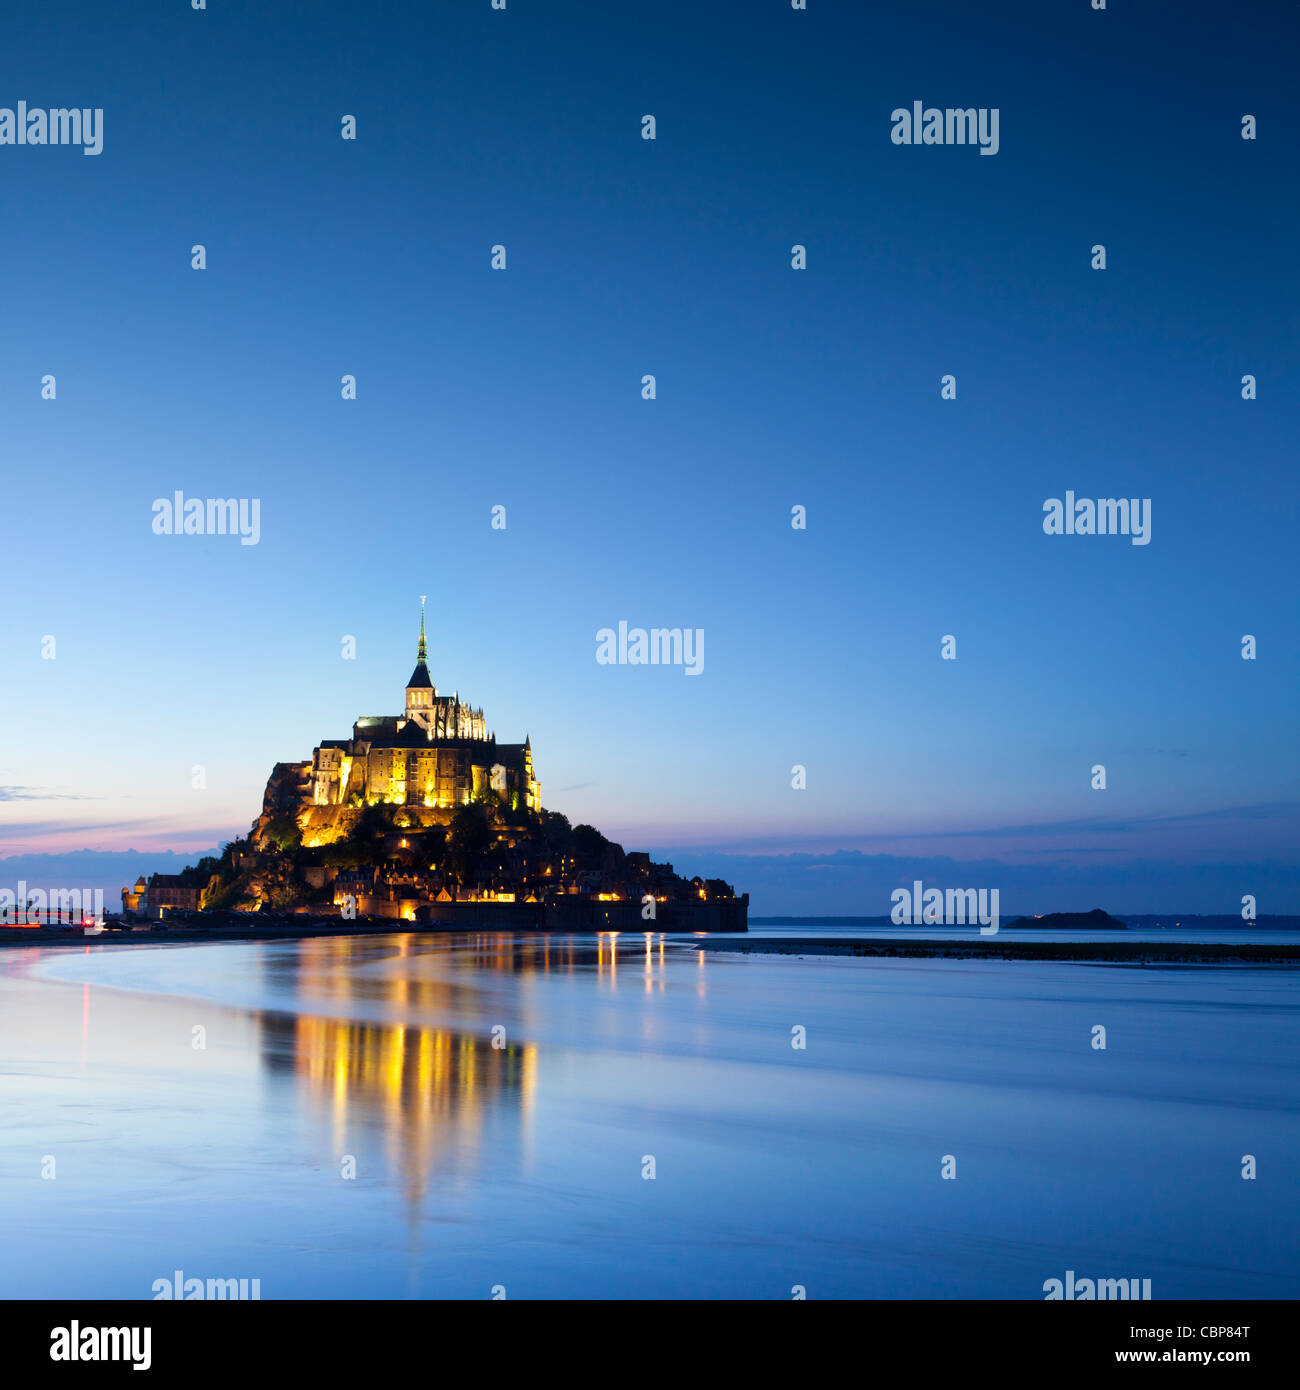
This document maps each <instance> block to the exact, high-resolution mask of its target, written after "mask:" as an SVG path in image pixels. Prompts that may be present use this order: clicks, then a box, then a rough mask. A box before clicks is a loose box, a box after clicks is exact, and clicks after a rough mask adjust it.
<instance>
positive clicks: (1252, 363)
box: [0, 0, 1300, 913]
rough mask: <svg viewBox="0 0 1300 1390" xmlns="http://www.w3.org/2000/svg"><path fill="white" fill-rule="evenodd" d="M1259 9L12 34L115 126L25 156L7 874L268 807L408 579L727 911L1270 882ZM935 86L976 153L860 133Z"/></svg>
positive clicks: (1271, 578)
mask: <svg viewBox="0 0 1300 1390" xmlns="http://www.w3.org/2000/svg"><path fill="white" fill-rule="evenodd" d="M900 9H901V10H903V11H904V13H901V14H900V13H899V12H898V11H899V10H900ZM309 14H310V16H311V17H310V18H308V17H307V16H308V15H309ZM1283 27H1286V28H1290V29H1291V30H1292V31H1293V32H1294V28H1295V20H1294V16H1293V15H1291V14H1290V13H1289V11H1288V9H1287V7H1284V6H1281V5H1273V4H1267V5H1257V6H1252V5H1250V4H1243V5H1240V6H1236V7H1228V6H1224V5H1221V4H1217V3H1214V4H1211V3H1203V4H1185V3H1172V0H1170V3H1164V4H1153V5H1143V6H1141V7H1136V6H1130V5H1122V4H1117V5H1114V6H1113V8H1112V9H1109V10H1107V11H1105V12H1100V13H1098V12H1094V11H1092V10H1091V9H1089V7H1088V5H1087V4H1086V3H1085V0H1075V2H1074V3H1052V4H1042V3H1029V0H1025V2H1024V3H1010V2H1008V3H992V4H987V5H978V6H972V5H969V4H957V3H948V4H930V5H926V6H916V7H911V6H903V7H899V6H874V5H872V6H867V5H864V4H855V3H848V0H844V2H843V3H836V2H835V0H809V9H808V10H807V11H806V12H795V11H792V10H791V9H790V7H789V5H788V3H783V0H762V3H759V0H753V3H748V4H744V5H740V4H710V3H692V4H686V3H681V4H678V3H656V4H651V5H644V6H633V5H598V4H594V3H590V0H588V3H577V0H568V2H567V3H566V2H564V0H547V3H525V0H509V7H508V9H507V10H506V11H505V12H495V11H493V10H492V9H491V8H490V6H489V3H488V0H475V3H465V4H450V3H447V4H416V3H406V4H398V3H375V4H373V5H370V6H367V7H365V9H364V11H363V10H359V9H358V8H357V7H355V6H351V5H332V4H321V5H318V6H312V7H303V6H300V5H290V4H287V3H274V2H273V0H268V2H267V3H259V4H256V5H253V4H239V3H234V0H210V5H209V9H208V10H206V11H204V12H194V11H192V10H191V9H190V8H189V7H188V5H184V4H182V3H180V2H179V0H173V3H168V4H163V3H155V2H154V0H149V3H141V4H139V5H134V6H131V7H128V8H127V9H125V10H124V9H123V8H122V7H119V6H113V5H108V4H104V3H90V0H83V2H82V3H69V4H66V5H63V6H61V7H59V10H58V11H57V13H51V12H49V11H48V10H47V11H45V12H42V10H41V9H40V8H39V7H30V6H29V7H22V8H21V9H20V10H19V11H17V12H13V13H9V12H7V13H6V14H5V15H4V16H3V18H0V55H2V56H0V107H9V108H14V107H16V106H17V103H18V102H19V101H25V102H27V103H28V106H29V107H57V106H78V107H102V108H103V111H104V117H103V131H104V144H103V151H102V153H101V154H99V155H98V156H94V157H88V156H86V155H84V154H83V153H82V152H81V151H80V150H79V149H76V148H66V147H61V148H51V147H32V146H23V147H18V146H13V145H0V179H2V180H3V187H4V190H5V206H6V214H5V216H4V218H3V220H2V221H0V264H2V265H3V267H4V269H3V272H2V273H3V277H4V297H3V298H4V320H5V331H4V333H3V335H0V406H2V409H3V413H2V415H0V421H2V423H0V431H2V434H3V445H4V447H3V454H2V455H0V457H3V460H4V463H3V467H4V493H3V496H4V499H5V503H6V512H7V518H6V519H7V525H6V528H5V533H6V549H7V559H8V564H7V566H6V576H7V582H6V583H5V585H4V586H3V590H0V616H2V617H3V625H2V628H0V631H2V632H3V642H4V651H5V656H6V661H5V668H6V675H7V677H8V679H7V680H6V681H5V695H4V712H5V716H6V719H5V723H6V727H7V729H8V731H9V732H8V737H7V738H6V739H5V740H4V743H3V745H2V746H0V856H11V857H14V856H16V857H18V858H16V859H11V872H10V873H9V875H8V877H17V876H18V871H19V869H20V868H21V866H22V865H25V864H28V863H30V862H33V861H31V858H30V857H31V856H33V855H39V854H60V853H65V852H71V851H81V850H85V849H91V850H100V851H121V850H128V849H130V850H137V851H140V852H141V853H144V852H146V851H167V850H174V851H180V852H189V851H195V850H199V849H206V848H208V847H210V846H212V845H214V844H216V843H218V842H220V841H222V840H225V839H228V838H230V837H231V836H233V835H234V834H237V833H240V832H242V831H244V830H246V829H247V827H248V825H249V823H250V821H251V820H252V819H253V817H254V816H255V815H256V813H257V811H258V809H259V807H260V802H261V795H262V789H263V786H264V784H265V780H266V776H267V774H268V772H269V770H270V767H271V765H272V764H273V763H274V762H276V761H277V760H284V761H288V760H294V759H299V758H307V757H310V755H311V750H312V747H313V745H314V744H316V743H317V742H319V741H320V740H321V739H322V738H327V737H334V738H337V737H346V736H347V735H348V734H349V732H350V728H351V724H352V721H353V720H354V719H355V718H356V717H357V716H358V715H361V714H381V713H395V712H397V711H398V710H399V709H400V708H401V703H402V685H403V682H404V681H405V680H406V677H407V675H408V674H409V672H410V669H411V666H412V664H413V660H414V655H415V642H416V635H417V625H418V616H419V595H420V594H421V593H427V594H428V595H429V625H430V632H429V637H430V667H431V670H432V673H433V677H434V680H435V681H436V682H437V684H438V686H439V688H440V689H445V690H459V692H460V693H461V694H462V696H464V697H466V698H468V699H470V700H471V701H472V702H474V703H475V704H481V705H482V706H483V707H484V709H485V711H486V713H487V717H488V724H489V727H491V728H494V729H495V730H496V732H497V735H498V737H499V738H500V739H502V740H503V741H513V740H517V739H522V738H523V736H524V734H525V733H528V734H530V735H531V736H532V740H533V747H534V753H535V757H536V763H537V769H538V774H539V776H540V778H541V781H542V791H543V800H544V802H545V804H546V805H547V806H548V807H551V808H553V809H556V810H562V811H564V812H565V813H566V814H568V815H569V817H570V818H571V819H572V820H574V821H575V822H577V821H584V820H585V821H590V822H592V823H594V824H596V825H598V826H599V827H600V828H601V829H603V830H604V831H605V832H606V833H607V834H609V835H610V836H611V837H613V838H616V839H618V840H620V841H621V842H622V843H623V844H624V845H625V847H627V848H629V849H631V848H647V849H651V850H653V851H655V852H656V853H659V854H665V853H667V854H670V855H671V856H672V857H673V859H674V862H675V863H677V864H678V867H679V868H681V867H688V868H689V870H690V871H692V872H694V871H696V870H703V871H708V870H709V869H710V866H711V865H715V866H716V863H717V861H716V860H711V859H710V852H713V853H714V854H715V855H717V856H722V857H723V860H724V862H723V864H722V867H723V868H725V870H726V872H727V873H728V875H729V876H731V877H734V878H735V879H736V881H737V886H738V887H739V888H741V889H742V890H743V889H744V888H745V887H746V886H748V885H747V884H746V882H745V871H744V858H745V857H752V856H758V857H759V858H756V859H755V860H754V863H755V880H756V882H759V881H761V883H762V885H763V888H762V892H761V893H759V892H757V891H756V895H755V901H754V904H753V908H754V910H755V911H756V912H761V911H763V910H768V911H788V910H796V909H798V910H804V911H810V912H817V911H820V912H831V913H834V912H841V913H843V912H866V913H876V912H888V910H889V900H888V888H889V886H890V885H891V884H896V883H906V882H910V881H911V879H912V877H913V876H914V873H915V874H920V875H925V874H929V873H934V874H935V875H937V877H936V879H935V881H936V882H938V883H941V884H942V883H946V884H949V885H956V884H959V883H960V884H963V885H964V884H966V883H968V882H969V883H970V884H971V885H976V886H978V885H983V884H990V885H993V886H996V885H997V883H998V876H999V875H1004V876H1005V881H1006V882H1007V883H1009V884H1016V885H1018V889H1017V893H1018V896H1017V898H1016V900H1015V901H1014V902H1011V903H1010V904H1009V905H1010V906H1012V907H1023V908H1025V909H1033V910H1048V909H1050V908H1051V907H1076V906H1077V907H1090V906H1094V905H1100V906H1105V907H1108V908H1111V909H1113V910H1118V911H1123V910H1128V911H1143V910H1145V911H1156V910H1171V911H1173V910H1180V911H1204V912H1232V911H1236V910H1238V909H1239V906H1240V899H1241V895H1242V894H1243V893H1247V892H1259V893H1260V902H1259V908H1260V911H1261V912H1288V911H1289V912H1296V911H1300V873H1297V870H1296V867H1295V863H1296V853H1295V846H1296V843H1297V834H1298V832H1300V814H1298V807H1300V777H1298V773H1300V759H1298V756H1297V754H1298V748H1297V733H1296V718H1295V706H1296V693H1297V689H1298V688H1300V687H1298V679H1297V678H1298V677H1300V660H1298V658H1297V647H1296V598H1297V579H1298V577H1300V575H1298V571H1300V563H1298V562H1297V547H1296V536H1295V531H1296V515H1297V512H1296V504H1297V493H1298V491H1300V487H1298V484H1297V470H1296V463H1295V435H1296V424H1297V420H1296V391H1295V385H1294V383H1295V380H1296V376H1297V371H1300V362H1298V361H1297V351H1296V326H1297V315H1296V308H1297V297H1296V290H1297V269H1296V252H1295V240H1296V238H1295V228H1296V212H1297V201H1298V199H1297V186H1298V185H1297V167H1296V149H1297V134H1298V132H1297V117H1296V107H1295V102H1294V83H1293V75H1294V45H1291V44H1287V43H1284V42H1282V41H1281V37H1282V30H1283ZM918 100H919V101H922V102H923V103H925V104H926V105H927V106H929V105H936V106H940V107H945V106H961V107H968V106H969V107H987V108H991V107H997V108H998V110H999V113H1000V148H999V150H998V153H997V154H996V155H994V156H992V157H988V156H982V155H980V153H979V152H978V150H977V149H975V148H971V147H969V146H967V147H946V146H910V147H907V146H898V145H895V144H894V143H892V141H891V139H890V133H891V120H890V115H891V112H892V111H893V110H894V109H895V108H897V107H904V108H910V107H911V105H912V103H913V102H914V101H918ZM1247 113H1250V114H1253V115H1254V116H1255V117H1256V119H1257V122H1258V138H1257V139H1256V140H1254V141H1245V140H1242V139H1241V119H1242V116H1243V115H1245V114H1247ZM345 114H351V115H354V116H355V117H356V121H357V139H356V140H355V141H345V140H343V139H341V138H340V122H341V118H342V117H343V116H344V115H345ZM646 114H653V115H654V116H655V118H656V122H657V132H656V133H657V138H656V139H655V140H654V141H647V140H643V139H642V138H641V130H642V123H641V118H642V117H643V115H646ZM200 243H201V244H202V245H204V246H205V247H206V252H207V269H205V270H203V271H196V270H193V269H191V266H190V248H191V247H192V246H193V245H195V244H200ZM498 243H500V244H503V245H504V246H505V247H506V252H507V269H506V270H505V271H494V270H493V269H492V268H491V265H490V256H491V248H492V247H493V246H494V245H496V244H498ZM796 243H799V244H802V245H805V246H806V247H807V262H808V268H807V269H806V270H803V271H796V270H793V269H792V268H791V264H790V261H791V247H792V246H793V245H794V244H796ZM1097 243H1101V244H1104V245H1105V247H1106V250H1107V268H1106V269H1105V270H1104V271H1094V270H1093V269H1091V266H1090V260H1091V248H1092V247H1093V246H1094V244H1097ZM46 373H52V374H54V376H55V377H56V380H57V398H56V399H55V400H43V399H41V378H42V377H43V376H44V375H45V374H46ZM345 373H350V374H353V375H354V376H355V377H356V381H357V399H356V400H350V401H345V400H342V399H341V398H340V378H341V377H342V376H343V375H344V374H345ZM646 373H653V374H654V375H655V377H656V380H657V393H658V394H657V399H655V400H653V401H647V400H643V399H642V395H641V379H642V377H643V375H644V374H646ZM945 373H951V374H953V375H954V376H955V378H956V381H957V399H956V400H955V401H945V400H941V399H940V378H941V376H943V375H944V374H945ZM1246 373H1251V374H1253V375H1254V376H1255V377H1256V378H1257V382H1258V399H1256V400H1253V401H1243V400H1242V398H1241V378H1242V376H1243V375H1244V374H1246ZM176 489H181V490H183V491H184V492H185V494H186V495H187V496H196V497H205V498H206V497H236V498H239V497H242V498H258V499H260V516H261V532H260V539H259V542H258V544H256V545H250V546H244V545H241V544H239V542H238V540H237V539H236V538H233V537H229V536H159V535H156V534H154V532H153V530H152V527H151V522H152V518H153V513H152V503H153V501H154V499H155V498H160V497H170V496H171V495H172V493H173V492H174V491H175V490H176ZM1067 490H1073V491H1074V492H1075V493H1076V494H1077V495H1078V496H1080V497H1107V496H1125V497H1137V498H1150V499H1151V517H1152V534H1151V541H1150V544H1148V545H1145V546H1134V545H1132V544H1130V541H1129V539H1128V538H1127V537H1122V536H1091V537H1082V536H1048V535H1045V534H1044V533H1043V529H1042V517H1043V503H1044V501H1045V500H1046V499H1048V498H1052V497H1064V495H1065V493H1066V491H1067ZM795 504H800V505H803V506H805V507H806V508H807V530H806V531H795V530H793V529H792V528H791V525H790V516H791V507H792V506H794V505H795ZM495 505H500V506H504V507H505V508H506V516H507V526H506V529H505V530H504V531H499V530H493V529H492V528H491V526H490V520H491V508H492V507H493V506H495ZM620 620H623V621H626V622H627V623H628V624H629V625H630V626H644V627H654V626H665V627H668V626H672V627H678V626H680V627H689V628H700V629H703V630H704V633H705V645H704V656H705V660H704V670H703V674H702V675H700V676H699V677H693V676H687V675H685V674H684V672H683V671H682V669H681V668H680V667H677V668H673V667H636V666H603V665H598V664H597V662H596V660H595V653H596V632H597V630H598V629H599V628H602V627H606V626H609V627H616V626H617V624H618V623H619V621H620ZM1247 633H1249V634H1253V635H1254V636H1255V637H1256V638H1257V641H1258V659H1257V660H1255V661H1243V660H1242V659H1241V655H1240V653H1241V639H1242V636H1243V634H1247ZM946 634H952V635H954V636H955V637H956V639H957V659H956V660H955V661H944V660H941V659H940V642H941V638H943V636H944V635H946ZM349 635H350V636H352V637H354V638H355V642H356V659H355V660H345V659H343V657H342V655H341V651H342V644H343V639H344V637H345V636H349ZM50 636H52V637H53V638H54V639H55V653H56V655H55V658H54V659H53V660H49V659H46V658H45V657H43V655H42V652H43V649H44V650H48V643H45V642H44V639H45V638H46V637H50ZM1098 763H1100V764H1104V766H1105V768H1106V777H1107V786H1106V789H1105V790H1104V791H1099V790H1093V788H1092V786H1091V781H1092V778H1091V769H1092V767H1093V765H1094V764H1098ZM795 764H802V765H804V766H805V767H806V769H807V787H806V789H804V790H798V791H796V790H794V789H792V787H791V769H792V767H793V765H795ZM196 765H199V766H201V767H202V768H203V769H204V777H205V780H206V786H205V787H204V788H202V789H197V788H195V787H194V786H193V785H192V783H193V781H194V773H193V769H194V768H195V766H196ZM790 854H793V855H795V856H797V857H794V858H789V859H787V858H784V857H783V856H786V855H790ZM864 856H865V858H864ZM870 856H888V857H887V858H884V859H878V860H876V859H871V858H870ZM950 861H972V862H970V863H968V864H965V865H963V864H961V863H952V862H950ZM142 863H143V860H142ZM760 865H761V871H760ZM47 868H49V872H50V873H51V874H53V875H57V869H56V868H52V867H49V866H48V865H47ZM6 881H7V879H6ZM1261 885H1262V886H1261ZM1008 897H1009V895H1008V894H1006V893H1005V892H1004V895H1003V900H1004V903H1007V902H1008Z"/></svg>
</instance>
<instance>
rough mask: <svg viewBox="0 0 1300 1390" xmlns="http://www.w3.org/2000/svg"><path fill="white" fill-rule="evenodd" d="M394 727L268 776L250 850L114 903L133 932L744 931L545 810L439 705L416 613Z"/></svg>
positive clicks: (479, 713) (373, 726) (527, 755)
mask: <svg viewBox="0 0 1300 1390" xmlns="http://www.w3.org/2000/svg"><path fill="white" fill-rule="evenodd" d="M420 605H421V607H420V637H419V642H418V645H417V648H416V659H415V669H414V670H413V671H412V672H411V676H410V679H409V680H408V681H407V682H406V688H405V694H404V700H403V707H402V713H400V714H392V715H386V714H381V715H370V716H363V717H361V718H359V719H357V720H356V721H355V722H354V723H353V725H352V734H351V737H349V738H333V739H330V738H327V739H323V740H322V741H321V742H320V743H319V744H317V745H316V747H315V748H314V749H313V750H312V755H311V757H310V758H304V759H302V760H301V761H298V762H282V763H277V764H276V765H275V767H274V768H273V769H272V771H271V775H270V777H269V779H268V780H267V784H266V791H265V794H264V796H263V799H262V810H261V814H260V815H259V816H258V817H257V820H256V821H255V822H254V823H253V826H252V829H251V831H250V833H249V835H248V836H246V837H243V838H240V839H238V840H235V841H232V842H231V843H230V844H227V845H226V846H224V848H223V849H222V852H221V854H220V855H214V856H211V857H209V858H205V859H202V860H200V861H199V863H198V864H196V865H194V866H192V867H190V868H187V869H184V870H183V871H182V872H180V873H179V874H154V875H153V876H152V877H151V878H149V879H147V880H146V879H145V878H144V877H143V876H141V877H140V878H139V879H138V880H137V881H136V883H135V885H134V887H131V888H124V889H123V890H122V907H123V912H124V915H125V916H127V917H128V918H142V919H152V920H158V919H160V918H163V919H172V920H176V919H181V920H184V919H185V917H186V915H187V914H188V913H203V914H205V915H206V914H216V913H223V912H224V913H257V914H258V915H259V917H261V916H270V915H275V914H290V913H291V914H294V915H295V916H305V917H308V918H337V919H341V921H342V922H347V921H356V920H357V919H364V918H379V919H396V920H400V921H405V922H413V923H423V924H427V925H441V926H448V927H468V926H473V927H498V928H502V929H511V930H517V929H529V928H541V929H552V930H572V931H583V930H596V931H610V930H641V931H665V930H667V931H745V930H746V928H747V916H748V909H749V896H748V894H745V895H742V896H740V897H737V896H736V894H735V892H734V890H733V889H732V887H731V885H730V884H728V883H725V882H723V881H722V880H721V879H703V878H698V877H696V878H690V879H686V878H683V877H681V876H680V875H678V874H677V873H675V872H674V871H673V866H672V865H671V864H661V863H656V862H655V861H654V860H652V859H651V858H650V855H649V854H647V853H639V852H635V851H634V852H625V851H624V850H623V847H622V846H621V845H618V844H615V843H613V842H612V841H610V840H608V839H606V838H605V836H604V835H602V834H601V833H600V831H599V830H597V829H595V827H593V826H590V825H576V826H574V825H570V823H569V820H568V817H567V816H564V815H562V814H560V813H559V812H555V811H548V810H546V809H544V808H543V806H542V787H541V782H540V781H539V780H538V776H537V769H536V767H535V765H534V762H533V747H532V740H531V739H530V738H529V737H528V736H527V735H525V737H524V740H523V742H522V743H500V742H498V741H497V737H496V734H495V732H493V731H491V730H490V729H489V728H488V725H487V719H486V717H485V715H484V713H483V710H482V709H481V708H479V707H476V706H474V705H472V704H471V703H470V702H469V701H467V700H463V699H462V698H461V696H460V693H459V692H458V691H453V692H452V693H451V694H446V693H443V692H440V691H439V689H438V686H437V685H436V684H435V682H434V679H433V676H432V674H431V672H430V670H429V650H428V639H427V636H426V633H425V617H424V599H423V598H421V600H420Z"/></svg>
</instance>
